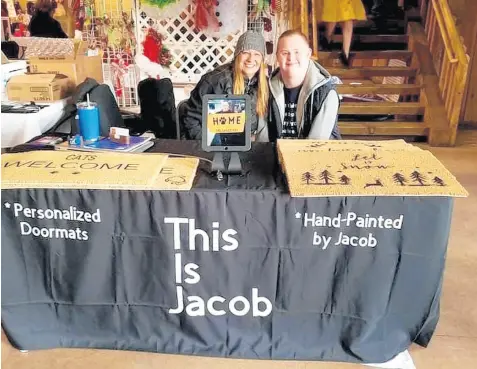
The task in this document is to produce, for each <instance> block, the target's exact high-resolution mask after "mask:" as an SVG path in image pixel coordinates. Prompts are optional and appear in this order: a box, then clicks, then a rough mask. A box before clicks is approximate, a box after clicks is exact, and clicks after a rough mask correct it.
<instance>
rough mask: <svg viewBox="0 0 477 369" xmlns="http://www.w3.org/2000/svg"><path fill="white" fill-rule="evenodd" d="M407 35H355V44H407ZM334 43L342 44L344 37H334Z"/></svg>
mask: <svg viewBox="0 0 477 369" xmlns="http://www.w3.org/2000/svg"><path fill="white" fill-rule="evenodd" d="M408 39H409V38H408V36H407V35H353V42H354V43H356V42H359V43H362V44H375V43H383V42H384V43H387V44H395V43H396V44H407V42H408ZM332 40H333V42H336V43H342V42H343V35H333V36H332Z"/></svg>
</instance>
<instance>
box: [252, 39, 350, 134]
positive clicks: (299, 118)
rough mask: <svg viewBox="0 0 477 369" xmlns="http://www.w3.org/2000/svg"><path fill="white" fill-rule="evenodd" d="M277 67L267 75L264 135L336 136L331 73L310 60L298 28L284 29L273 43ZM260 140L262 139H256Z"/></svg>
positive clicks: (336, 127)
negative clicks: (268, 88)
mask: <svg viewBox="0 0 477 369" xmlns="http://www.w3.org/2000/svg"><path fill="white" fill-rule="evenodd" d="M277 61H278V65H279V68H278V69H277V70H276V71H275V72H274V73H273V74H272V77H271V79H270V105H269V119H268V125H267V126H268V132H263V131H262V134H263V135H268V138H269V140H270V141H275V140H276V139H277V138H309V139H323V140H328V139H339V138H341V137H340V134H339V131H338V125H337V121H338V108H339V97H338V93H337V92H336V90H335V87H334V84H333V82H332V80H331V75H330V74H329V73H328V71H327V70H326V69H325V68H323V67H322V66H321V65H320V64H318V63H317V62H315V61H313V60H311V49H310V47H309V45H308V41H307V39H306V37H305V35H303V33H301V32H300V31H296V30H290V31H286V32H284V33H283V34H282V35H281V36H280V38H279V40H278V45H277ZM260 141H264V139H260Z"/></svg>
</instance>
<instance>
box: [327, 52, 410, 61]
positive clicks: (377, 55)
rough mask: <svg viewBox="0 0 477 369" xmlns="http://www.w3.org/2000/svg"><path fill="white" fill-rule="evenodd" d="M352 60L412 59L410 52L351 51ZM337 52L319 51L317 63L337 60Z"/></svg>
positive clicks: (338, 53)
mask: <svg viewBox="0 0 477 369" xmlns="http://www.w3.org/2000/svg"><path fill="white" fill-rule="evenodd" d="M352 54H353V58H354V59H385V60H390V59H399V60H409V59H411V58H412V52H411V51H407V50H386V51H352ZM339 55H340V52H339V51H332V52H328V51H320V52H319V53H318V61H321V60H328V59H331V60H334V59H338V58H339Z"/></svg>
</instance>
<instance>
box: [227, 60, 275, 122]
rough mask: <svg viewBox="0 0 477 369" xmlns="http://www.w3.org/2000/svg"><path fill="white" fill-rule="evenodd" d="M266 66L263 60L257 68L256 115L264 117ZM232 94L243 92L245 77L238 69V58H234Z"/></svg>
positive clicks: (266, 100)
mask: <svg viewBox="0 0 477 369" xmlns="http://www.w3.org/2000/svg"><path fill="white" fill-rule="evenodd" d="M266 71H267V66H266V65H265V63H264V62H262V63H261V64H260V69H259V70H258V91H257V115H258V116H259V117H260V118H264V117H265V115H266V114H267V109H268V81H267V72H266ZM233 93H234V95H243V94H244V93H245V79H244V76H243V74H242V69H240V60H239V58H235V60H234V86H233Z"/></svg>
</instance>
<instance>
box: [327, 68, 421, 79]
mask: <svg viewBox="0 0 477 369" xmlns="http://www.w3.org/2000/svg"><path fill="white" fill-rule="evenodd" d="M327 70H328V72H330V74H331V75H332V76H338V77H340V78H342V79H353V78H354V79H358V78H371V77H414V76H415V75H416V73H417V69H416V68H410V67H357V68H349V69H348V68H334V67H330V68H327Z"/></svg>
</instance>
